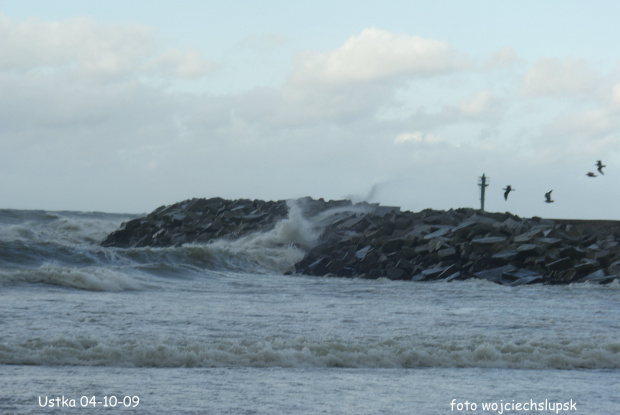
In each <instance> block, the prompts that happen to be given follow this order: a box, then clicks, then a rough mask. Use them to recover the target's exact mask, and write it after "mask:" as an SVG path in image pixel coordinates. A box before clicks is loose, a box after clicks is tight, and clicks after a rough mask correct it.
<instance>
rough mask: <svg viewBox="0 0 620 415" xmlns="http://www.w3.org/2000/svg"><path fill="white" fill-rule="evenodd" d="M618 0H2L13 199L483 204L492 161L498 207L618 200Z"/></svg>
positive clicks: (121, 206) (76, 204) (567, 206)
mask: <svg viewBox="0 0 620 415" xmlns="http://www.w3.org/2000/svg"><path fill="white" fill-rule="evenodd" d="M618 15H620V2H617V1H613V0H609V1H602V0H591V1H577V0H546V1H540V0H536V1H534V0H522V1H500V0H493V1H491V0H486V1H481V0H470V1H462V0H452V1H442V0H428V1H426V0H419V1H416V0H408V1H392V0H383V1H363V0H360V1H338V0H330V1H323V0H315V1H312V2H292V1H275V0H274V1H268V0H254V1H236V0H231V1H227V2H221V1H193V0H185V1H172V0H169V1H163V0H148V1H147V0H123V1H118V0H109V1H105V2H104V1H99V0H97V1H91V0H79V1H69V0H55V1H53V2H51V1H47V0H46V1H39V0H28V1H22V0H19V1H18V0H14V1H4V0H0V175H1V180H0V208H10V209H44V210H79V211H102V212H119V213H147V212H150V211H152V210H154V209H155V208H157V207H159V206H161V205H167V204H171V203H175V202H178V201H181V200H185V199H189V198H194V197H206V198H209V197H223V198H228V199H242V198H243V199H263V200H282V199H291V198H298V197H304V196H311V197H313V198H324V199H326V200H327V199H343V198H351V199H352V200H354V201H361V200H366V201H368V202H375V203H380V204H382V205H392V206H400V207H401V208H402V209H404V210H411V211H419V210H422V209H426V208H432V209H442V210H448V209H453V208H454V209H456V208H460V207H473V208H480V188H479V186H478V183H479V178H480V177H481V176H482V175H483V174H484V175H485V177H486V178H488V184H489V186H488V187H487V188H486V196H485V209H486V210H487V211H493V212H511V213H513V214H516V215H519V216H521V217H532V216H540V217H545V218H574V219H618V220H620V117H619V115H620V45H619V41H618V39H620V25H618V24H617V16H618ZM597 160H602V162H603V163H604V164H605V165H606V167H605V168H604V170H603V171H604V174H600V173H599V172H598V171H597V168H596V166H595V163H596V161H597ZM587 172H593V173H595V174H597V177H594V178H590V177H587V176H586V173H587ZM507 185H511V186H512V188H514V189H516V190H515V191H514V192H511V193H510V195H509V197H508V200H504V195H503V193H504V190H503V188H505V187H506V186H507ZM550 190H553V192H552V198H553V200H554V201H555V202H554V203H544V200H545V196H544V195H545V193H547V192H548V191H550Z"/></svg>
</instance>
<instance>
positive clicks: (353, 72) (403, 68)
mask: <svg viewBox="0 0 620 415" xmlns="http://www.w3.org/2000/svg"><path fill="white" fill-rule="evenodd" d="M464 65H465V62H464V61H463V60H462V58H460V57H459V56H458V54H457V53H456V51H454V50H453V49H452V48H451V47H450V46H449V45H448V44H447V43H446V42H442V41H437V40H432V39H424V38H421V37H418V36H408V35H395V34H393V33H390V32H387V31H384V30H379V29H374V28H370V29H365V30H363V31H362V33H361V34H360V35H358V36H353V37H351V38H349V39H348V40H347V41H346V42H345V43H344V44H343V45H342V46H341V47H339V48H338V49H335V50H333V51H331V52H328V53H317V52H305V53H302V54H300V55H299V56H298V58H297V60H296V62H295V73H294V75H293V78H294V79H295V81H296V82H312V83H315V82H316V83H324V84H327V85H334V84H336V85H338V84H349V83H356V82H373V81H383V80H388V79H392V78H395V77H402V76H409V77H411V76H428V75H434V74H439V73H445V72H449V71H452V70H455V69H457V68H461V67H463V66H464Z"/></svg>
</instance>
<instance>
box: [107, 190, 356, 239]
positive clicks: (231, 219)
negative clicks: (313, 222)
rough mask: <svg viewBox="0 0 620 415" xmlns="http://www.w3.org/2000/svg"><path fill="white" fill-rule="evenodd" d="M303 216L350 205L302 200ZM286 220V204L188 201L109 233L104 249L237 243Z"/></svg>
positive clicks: (271, 202) (250, 201)
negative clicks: (225, 240)
mask: <svg viewBox="0 0 620 415" xmlns="http://www.w3.org/2000/svg"><path fill="white" fill-rule="evenodd" d="M302 201H303V202H304V203H303V204H304V207H305V210H304V214H308V215H315V214H316V213H317V212H319V211H322V210H326V209H331V208H335V207H337V206H341V205H347V204H348V205H351V202H349V201H329V202H325V201H323V200H322V199H320V200H318V201H314V200H312V199H310V198H305V199H302ZM287 216H288V206H287V201H285V200H279V201H275V202H274V201H263V200H247V199H239V200H226V199H222V198H219V197H217V198H212V199H191V200H185V201H183V202H179V203H175V204H173V205H170V206H160V207H159V208H157V209H155V210H154V211H153V212H151V213H149V214H148V215H146V216H145V217H142V218H137V219H133V220H130V221H129V222H127V223H124V224H122V225H121V229H119V230H117V231H115V232H112V233H111V234H110V235H108V237H107V238H106V239H105V240H104V241H103V243H102V245H103V246H116V247H121V248H129V247H145V246H154V247H167V246H180V245H182V244H185V243H208V242H211V241H213V240H216V239H221V238H226V239H236V238H239V237H242V236H244V235H248V234H250V233H254V232H267V231H269V230H271V229H273V228H274V226H275V224H276V223H278V222H279V221H281V220H282V219H285V218H286V217H287Z"/></svg>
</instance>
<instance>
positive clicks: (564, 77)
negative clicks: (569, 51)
mask: <svg viewBox="0 0 620 415" xmlns="http://www.w3.org/2000/svg"><path fill="white" fill-rule="evenodd" d="M598 82H599V75H598V73H597V72H595V71H594V70H593V69H592V68H591V67H590V65H589V64H588V63H587V62H586V61H584V60H579V59H565V60H558V59H541V60H539V61H537V62H535V63H534V64H533V65H532V66H531V67H530V68H529V69H528V71H527V73H526V74H525V77H524V79H523V84H522V89H521V92H522V93H523V94H524V95H527V96H534V97H537V96H544V95H550V96H559V97H566V96H576V95H587V94H590V93H592V91H593V90H594V89H595V88H596V87H597V86H598Z"/></svg>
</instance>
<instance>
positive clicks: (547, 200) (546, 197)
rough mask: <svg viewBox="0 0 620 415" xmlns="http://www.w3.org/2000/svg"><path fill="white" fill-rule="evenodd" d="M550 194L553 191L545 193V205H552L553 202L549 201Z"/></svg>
mask: <svg viewBox="0 0 620 415" xmlns="http://www.w3.org/2000/svg"><path fill="white" fill-rule="evenodd" d="M551 192H553V190H549V191H548V192H547V193H545V199H546V200H545V203H553V202H554V201H553V200H551Z"/></svg>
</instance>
